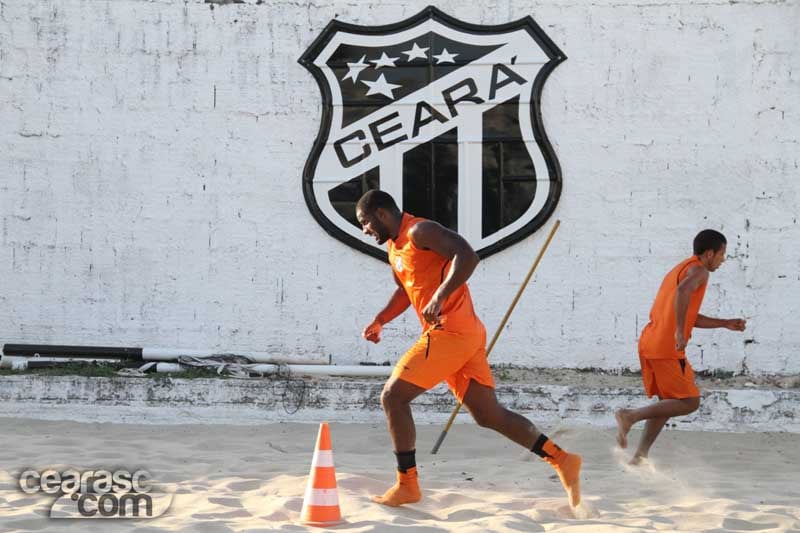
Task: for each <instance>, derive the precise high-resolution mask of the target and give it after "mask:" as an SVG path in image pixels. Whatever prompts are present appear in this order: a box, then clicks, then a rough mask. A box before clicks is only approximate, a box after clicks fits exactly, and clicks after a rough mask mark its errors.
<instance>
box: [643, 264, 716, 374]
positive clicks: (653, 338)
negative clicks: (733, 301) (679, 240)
mask: <svg viewBox="0 0 800 533" xmlns="http://www.w3.org/2000/svg"><path fill="white" fill-rule="evenodd" d="M692 265H699V266H701V267H702V266H703V263H701V262H700V259H698V258H697V256H692V257H690V258H689V259H685V260H684V261H681V262H680V263H679V264H678V265H677V266H676V267H675V268H673V269H672V270H670V272H669V274H667V275H666V277H664V281H662V282H661V288H659V289H658V295H657V296H656V301H655V302H654V303H653V308H652V309H651V310H650V322H649V323H648V324H647V325H646V326H645V327H644V329H643V330H642V334H641V336H640V337H639V354H640V355H641V356H642V357H644V358H645V359H683V358H685V357H686V354H685V352H679V351H678V350H676V349H675V328H676V327H677V321H676V320H675V296H676V294H677V293H678V284H680V282H681V281H683V279H684V278H685V277H686V275H687V273H688V271H689V268H690V267H691V266H692ZM706 285H708V281H706V282H705V283H703V284H702V285H701V286H699V287H698V288H697V289H696V290H695V291H694V292H692V294H691V295H690V296H689V307H688V309H687V310H686V322H685V329H684V336H685V337H686V341H687V342H688V341H689V339H690V338H691V336H692V328H693V327H694V323H695V322H696V321H697V315H698V314H699V313H700V304H702V303H703V296H704V295H705V293H706Z"/></svg>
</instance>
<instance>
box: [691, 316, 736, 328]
mask: <svg viewBox="0 0 800 533" xmlns="http://www.w3.org/2000/svg"><path fill="white" fill-rule="evenodd" d="M694 325H695V327H697V328H726V329H731V330H733V331H744V328H745V325H746V321H745V319H743V318H712V317H710V316H704V315H697V321H696V322H695V323H694Z"/></svg>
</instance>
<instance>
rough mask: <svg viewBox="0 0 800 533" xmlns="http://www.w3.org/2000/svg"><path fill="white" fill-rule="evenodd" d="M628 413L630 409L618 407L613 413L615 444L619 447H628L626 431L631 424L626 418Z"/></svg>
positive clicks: (629, 428)
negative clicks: (615, 425) (615, 433)
mask: <svg viewBox="0 0 800 533" xmlns="http://www.w3.org/2000/svg"><path fill="white" fill-rule="evenodd" d="M629 413H630V409H620V410H618V411H617V412H616V413H614V418H616V419H617V444H619V447H620V448H627V447H628V432H629V431H630V430H631V426H632V425H633V422H631V421H630V420H629V418H628V414H629Z"/></svg>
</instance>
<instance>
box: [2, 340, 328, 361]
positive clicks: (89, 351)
mask: <svg viewBox="0 0 800 533" xmlns="http://www.w3.org/2000/svg"><path fill="white" fill-rule="evenodd" d="M3 354H4V355H6V356H14V357H36V356H41V357H61V358H65V359H74V358H89V359H121V360H127V361H177V359H178V357H181V356H190V357H200V358H203V357H214V356H220V355H240V356H243V357H247V358H248V359H250V360H252V361H253V362H255V363H272V364H299V365H329V364H330V363H331V357H330V356H320V357H316V358H314V357H290V356H276V355H274V354H270V353H267V352H237V351H233V350H194V349H192V350H189V349H181V348H138V347H110V346H62V345H46V344H5V345H3Z"/></svg>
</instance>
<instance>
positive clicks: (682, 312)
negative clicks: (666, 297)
mask: <svg viewBox="0 0 800 533" xmlns="http://www.w3.org/2000/svg"><path fill="white" fill-rule="evenodd" d="M707 280H708V270H706V269H705V268H704V267H702V266H698V265H694V266H691V267H689V271H688V272H687V273H686V277H685V278H683V280H682V281H681V282H680V283H679V284H678V290H677V292H676V293H675V349H676V350H678V351H679V352H682V351H683V350H684V349H685V348H686V336H685V334H684V331H685V330H686V311H687V310H688V309H689V298H690V296H691V294H692V293H693V292H694V291H696V290H697V289H698V288H699V287H700V286H701V285H702V284H703V283H705V282H706V281H707Z"/></svg>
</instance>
